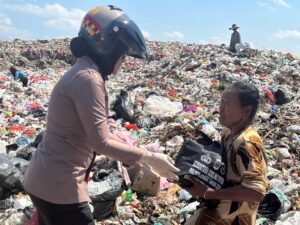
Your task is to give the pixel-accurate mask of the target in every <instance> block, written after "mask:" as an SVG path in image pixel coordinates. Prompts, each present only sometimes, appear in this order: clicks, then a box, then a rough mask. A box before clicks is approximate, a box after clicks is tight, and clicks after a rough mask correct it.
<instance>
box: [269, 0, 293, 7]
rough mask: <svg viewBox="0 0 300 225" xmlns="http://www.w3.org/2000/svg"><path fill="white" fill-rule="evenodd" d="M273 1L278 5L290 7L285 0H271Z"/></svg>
mask: <svg viewBox="0 0 300 225" xmlns="http://www.w3.org/2000/svg"><path fill="white" fill-rule="evenodd" d="M273 2H274V3H275V4H276V5H278V6H282V7H285V8H291V5H290V4H289V3H288V2H287V0H273Z"/></svg>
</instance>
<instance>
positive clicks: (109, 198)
mask: <svg viewBox="0 0 300 225" xmlns="http://www.w3.org/2000/svg"><path fill="white" fill-rule="evenodd" d="M88 185H89V186H88V189H89V195H90V198H91V200H92V204H93V206H94V212H93V216H94V218H96V219H100V220H101V219H105V218H107V217H108V216H110V215H111V214H112V212H113V209H114V205H115V201H116V199H117V197H119V196H120V195H121V193H122V192H123V190H124V180H123V177H122V175H121V174H120V172H119V171H118V170H116V169H109V170H103V169H102V170H99V171H96V172H95V173H94V174H93V177H92V182H90V183H89V184H88Z"/></svg>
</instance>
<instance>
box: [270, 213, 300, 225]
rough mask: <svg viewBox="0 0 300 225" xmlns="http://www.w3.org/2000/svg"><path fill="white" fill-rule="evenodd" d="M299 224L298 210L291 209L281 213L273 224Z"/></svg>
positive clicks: (299, 215)
mask: <svg viewBox="0 0 300 225" xmlns="http://www.w3.org/2000/svg"><path fill="white" fill-rule="evenodd" d="M298 224H300V212H299V211H291V212H287V213H285V214H282V215H281V216H280V218H279V220H277V221H276V223H275V225H298Z"/></svg>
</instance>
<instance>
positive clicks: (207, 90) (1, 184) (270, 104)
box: [0, 38, 300, 225]
mask: <svg viewBox="0 0 300 225" xmlns="http://www.w3.org/2000/svg"><path fill="white" fill-rule="evenodd" d="M69 43H70V39H67V38H66V39H54V40H36V41H23V40H19V39H16V40H14V41H12V42H7V41H0V121H1V123H0V137H1V139H0V224H7V225H10V224H14V225H16V224H17V225H18V224H20V225H21V224H22V225H23V224H26V225H30V224H31V225H33V224H37V221H36V220H37V218H36V215H37V212H36V209H35V208H34V207H33V205H32V203H31V201H30V198H29V196H28V195H26V193H25V192H24V189H23V185H22V184H23V180H24V173H25V170H26V167H27V166H28V163H29V161H30V159H31V157H32V155H33V154H34V152H35V151H36V148H37V146H38V144H39V143H40V142H41V141H42V136H43V130H44V129H45V125H46V118H47V108H48V103H49V97H50V93H51V91H52V88H53V87H54V85H55V83H56V82H57V80H58V79H59V78H60V77H61V76H62V75H63V74H64V73H65V72H66V71H67V70H68V69H69V68H70V67H71V65H72V64H74V63H75V61H76V59H75V58H74V57H73V55H72V53H71V52H70V50H69ZM147 44H148V51H149V55H148V58H147V60H146V61H141V60H136V59H133V58H127V59H126V61H125V63H124V65H123V67H122V70H121V72H120V73H119V74H118V75H116V76H111V77H110V79H109V80H108V81H107V82H106V88H107V93H108V97H109V107H110V110H109V115H110V116H109V119H108V123H109V125H110V129H111V132H112V133H114V134H115V135H117V136H118V137H119V138H120V139H121V140H123V142H125V143H127V144H130V145H137V146H142V147H144V148H145V149H146V150H147V151H152V152H163V153H166V154H168V155H170V156H171V157H172V158H173V159H175V158H176V155H177V153H178V151H179V150H180V149H181V147H182V144H183V143H184V141H186V140H190V139H195V138H197V137H198V135H199V134H200V133H205V134H206V135H207V136H209V137H210V138H211V139H212V140H216V141H218V140H220V133H221V131H222V129H223V128H222V127H221V126H220V124H219V122H218V111H219V109H218V105H219V102H220V96H221V93H222V91H223V90H224V89H225V88H226V87H228V86H229V85H230V84H231V83H233V82H235V81H239V80H242V81H246V82H250V83H253V84H254V85H256V86H257V87H258V88H259V90H260V94H261V97H262V98H261V99H262V100H261V104H260V109H259V112H258V115H257V117H256V119H255V123H254V126H255V127H256V129H257V130H258V133H259V134H260V135H261V137H262V138H263V141H264V143H265V150H266V157H267V164H268V172H267V178H268V192H267V194H266V198H265V199H264V201H263V202H262V203H261V204H260V208H259V211H258V218H257V224H260V225H266V224H276V225H288V224H300V213H299V210H300V197H299V194H300V92H299V83H300V58H298V57H297V56H294V55H293V54H291V53H280V52H275V51H262V50H257V49H245V50H243V51H241V52H239V53H235V54H233V53H230V52H229V51H228V47H227V46H225V45H221V46H216V45H198V44H188V43H180V42H159V41H147ZM11 65H14V66H17V67H18V69H20V70H22V71H23V72H25V73H26V74H27V75H28V77H29V86H28V87H25V88H24V87H22V85H21V84H20V83H19V82H18V81H14V80H13V78H12V76H11V75H10V74H9V67H10V66H11ZM147 175H148V176H147ZM145 177H147V179H145ZM149 182H150V183H151V184H150V183H149ZM88 189H89V193H90V196H91V199H92V202H91V209H92V211H93V215H94V217H95V221H97V224H126V225H129V224H156V225H159V224H183V223H184V222H185V221H186V220H187V219H188V218H189V217H190V216H191V214H192V213H193V212H194V211H195V210H196V208H197V207H200V206H201V204H202V203H201V201H198V200H197V199H193V198H192V197H191V196H190V195H189V193H188V192H186V191H185V190H184V189H182V188H181V187H180V186H178V185H176V184H172V183H170V182H168V181H167V180H166V179H165V178H162V177H157V176H155V175H153V174H151V173H149V171H146V170H145V169H144V168H138V167H133V166H131V167H130V166H128V165H122V164H121V163H120V162H116V161H114V160H112V159H109V158H106V157H103V156H97V160H96V162H95V165H93V169H92V173H91V174H90V178H89V183H88Z"/></svg>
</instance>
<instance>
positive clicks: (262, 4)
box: [257, 2, 276, 11]
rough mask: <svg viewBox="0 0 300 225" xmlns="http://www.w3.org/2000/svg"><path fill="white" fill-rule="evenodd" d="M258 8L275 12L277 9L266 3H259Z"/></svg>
mask: <svg viewBox="0 0 300 225" xmlns="http://www.w3.org/2000/svg"><path fill="white" fill-rule="evenodd" d="M257 5H258V6H260V7H262V8H267V9H269V10H271V11H275V10H276V9H275V8H274V7H273V6H270V5H269V4H268V3H266V2H259V3H257Z"/></svg>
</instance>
